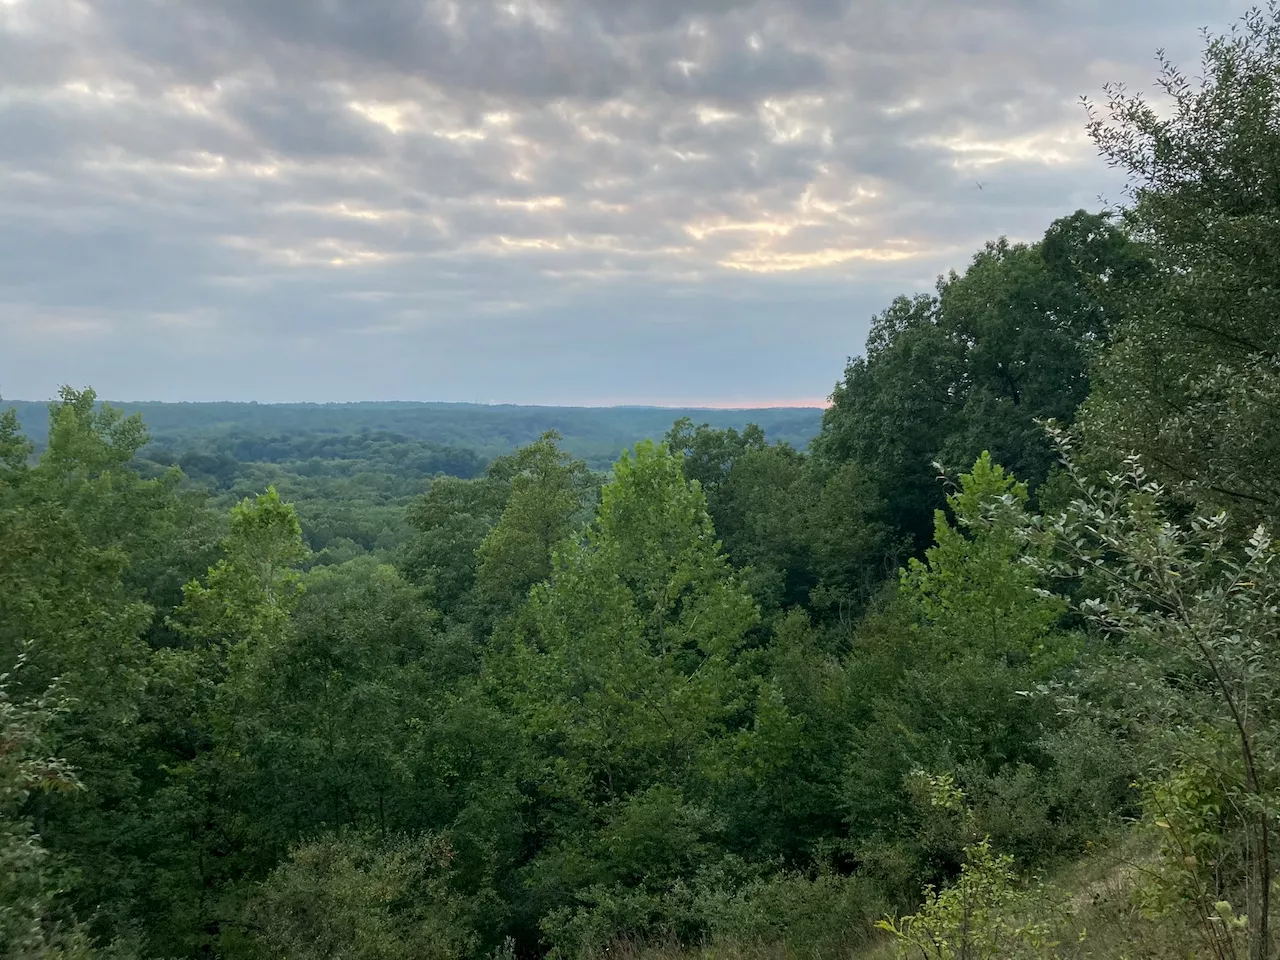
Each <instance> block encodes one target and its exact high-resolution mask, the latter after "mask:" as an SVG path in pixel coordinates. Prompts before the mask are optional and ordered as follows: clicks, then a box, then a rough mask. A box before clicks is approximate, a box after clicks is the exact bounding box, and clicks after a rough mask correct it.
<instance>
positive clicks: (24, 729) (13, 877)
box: [0, 657, 93, 958]
mask: <svg viewBox="0 0 1280 960" xmlns="http://www.w3.org/2000/svg"><path fill="white" fill-rule="evenodd" d="M24 661H25V657H20V658H19V660H18V663H17V665H16V668H15V670H14V671H11V672H9V673H5V674H0V955H3V956H6V957H32V958H37V957H38V958H46V957H47V958H54V957H61V958H73V957H77V958H78V957H91V956H93V951H92V949H91V948H90V944H89V941H88V938H87V937H86V936H85V932H84V930H83V929H81V928H79V927H78V926H76V925H70V926H68V925H66V924H65V923H59V922H58V918H57V916H56V914H55V911H54V904H53V899H54V894H55V893H56V891H57V885H56V883H55V881H54V879H53V876H52V874H53V872H54V871H52V870H51V869H50V864H49V861H48V851H47V850H46V849H45V848H44V846H43V844H42V843H41V839H40V836H39V835H38V834H37V833H35V832H34V831H33V829H32V824H31V821H30V820H29V819H28V818H27V816H26V808H27V802H28V801H29V799H30V798H31V796H32V795H33V793H35V792H37V791H62V792H78V791H80V790H82V789H83V786H82V784H81V783H80V781H79V780H78V779H77V778H76V775H75V773H74V771H72V769H71V768H70V766H69V765H68V764H67V763H66V761H64V760H62V759H60V758H58V757H56V756H51V755H50V753H49V748H48V746H47V740H48V737H49V727H50V725H51V721H53V719H54V717H55V716H56V714H57V713H59V712H64V711H66V710H67V708H68V707H69V703H68V702H67V700H66V699H65V698H64V697H62V696H60V694H59V692H58V690H57V689H56V688H51V689H49V690H47V691H45V693H44V694H43V695H41V696H39V697H36V698H33V699H25V700H21V701H16V700H14V699H13V697H12V694H13V692H14V689H15V686H16V684H15V682H14V681H15V679H16V673H17V672H18V670H21V669H22V668H23V666H24V665H25V664H24Z"/></svg>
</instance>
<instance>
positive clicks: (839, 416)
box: [814, 211, 1143, 546]
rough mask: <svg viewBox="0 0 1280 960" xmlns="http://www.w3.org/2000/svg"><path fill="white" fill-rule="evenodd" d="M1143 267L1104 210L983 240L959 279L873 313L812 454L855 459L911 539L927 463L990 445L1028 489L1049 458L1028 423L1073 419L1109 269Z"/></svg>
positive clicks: (924, 518)
mask: <svg viewBox="0 0 1280 960" xmlns="http://www.w3.org/2000/svg"><path fill="white" fill-rule="evenodd" d="M1142 269H1143V264H1142V261H1141V259H1140V257H1139V256H1138V254H1137V253H1136V252H1135V250H1134V249H1133V247H1132V245H1131V244H1129V243H1128V242H1127V241H1126V239H1125V238H1124V235H1123V234H1122V233H1120V231H1119V230H1118V228H1117V227H1115V226H1114V225H1112V224H1111V223H1110V222H1109V219H1108V217H1107V216H1106V215H1104V214H1088V213H1085V212H1084V211H1078V212H1077V213H1075V214H1072V215H1071V216H1070V217H1065V218H1062V219H1059V220H1057V221H1055V222H1054V223H1053V224H1052V225H1051V226H1050V227H1049V230H1048V231H1047V232H1046V233H1045V236H1044V237H1043V238H1042V239H1041V240H1040V241H1039V242H1038V243H1035V244H1032V245H1027V244H1011V243H1009V242H1008V241H1006V240H1003V239H1001V240H999V241H997V242H995V243H989V244H987V246H986V247H985V249H983V250H982V251H981V252H980V253H978V254H977V255H976V256H975V257H974V259H973V262H972V263H971V264H970V266H969V268H968V270H966V272H965V273H964V275H963V276H961V275H959V274H956V273H955V272H954V271H953V272H952V273H951V274H950V275H949V276H948V277H946V278H940V279H939V281H938V284H937V292H936V293H935V294H934V295H932V296H927V295H919V296H916V297H914V298H907V297H899V298H898V299H897V300H895V301H894V303H893V304H892V305H891V306H890V307H889V308H888V309H887V310H886V311H885V312H884V313H882V314H881V315H880V316H878V317H876V318H875V320H874V322H873V324H872V328H871V333H870V336H869V337H868V339H867V349H866V355H865V356H864V357H859V358H858V359H856V360H853V361H851V362H850V364H849V366H848V368H847V370H846V372H845V377H844V380H843V381H842V382H841V383H839V384H837V386H836V389H835V392H834V393H833V394H832V406H831V408H830V409H829V410H828V411H827V413H826V415H825V417H824V420H823V429H822V433H821V434H820V435H819V436H818V438H816V440H815V441H814V450H815V452H816V453H817V454H818V455H819V456H820V457H821V458H822V459H823V460H824V461H826V462H828V463H833V464H840V463H845V462H848V461H854V462H856V463H858V464H859V465H861V467H862V468H863V469H865V470H866V471H867V472H868V474H869V475H870V476H871V477H872V478H873V479H874V480H875V481H876V483H877V484H878V488H879V492H880V495H881V496H882V497H884V498H885V499H886V501H888V502H890V503H891V504H892V505H893V509H894V517H893V519H894V522H895V524H896V526H897V527H898V529H900V530H902V531H903V532H905V533H907V534H910V535H911V536H912V537H913V538H914V539H915V542H916V543H917V544H918V545H921V546H923V545H924V544H925V543H927V536H928V530H929V519H930V518H931V517H932V515H933V511H934V510H935V509H936V508H937V507H939V506H941V502H940V492H939V488H938V484H937V483H936V480H935V477H936V474H937V470H936V468H935V467H933V466H932V464H934V463H935V462H941V463H943V464H946V465H950V466H957V465H968V464H970V463H972V462H973V461H974V460H975V459H976V458H977V456H978V454H979V453H981V452H982V451H983V450H984V449H989V450H991V451H992V454H993V456H994V457H995V459H996V460H997V461H999V462H1000V463H1003V464H1005V465H1006V466H1007V467H1009V468H1011V469H1012V470H1013V472H1014V474H1015V475H1017V476H1020V477H1024V478H1025V479H1026V481H1027V482H1028V483H1029V484H1030V485H1032V486H1033V487H1034V486H1035V485H1037V484H1039V483H1040V482H1041V481H1043V480H1044V478H1045V477H1046V476H1047V474H1048V471H1049V468H1050V466H1051V465H1052V463H1053V455H1052V451H1051V449H1050V447H1049V445H1048V444H1047V442H1046V441H1045V440H1044V438H1043V436H1042V435H1041V434H1040V431H1039V428H1038V427H1037V426H1036V424H1035V421H1036V419H1037V418H1042V417H1056V418H1058V419H1059V420H1062V421H1063V422H1070V421H1071V419H1072V417H1073V415H1074V412H1075V409H1076V407H1077V406H1078V405H1079V404H1080V403H1081V402H1082V401H1083V400H1084V399H1085V397H1086V396H1087V394H1088V391H1089V378H1088V373H1087V371H1088V364H1089V355H1090V352H1091V349H1092V348H1093V347H1094V346H1095V345H1097V344H1100V343H1103V342H1105V341H1106V339H1107V337H1108V329H1109V326H1110V323H1111V322H1112V319H1113V313H1114V305H1113V304H1112V303H1111V301H1112V297H1111V296H1110V289H1111V278H1112V277H1114V276H1129V275H1130V274H1132V273H1135V272H1140V271H1141V270H1142Z"/></svg>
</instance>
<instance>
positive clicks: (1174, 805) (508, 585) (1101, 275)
mask: <svg viewBox="0 0 1280 960" xmlns="http://www.w3.org/2000/svg"><path fill="white" fill-rule="evenodd" d="M1159 80H1160V84H1161V86H1162V87H1163V90H1164V91H1165V93H1166V94H1167V95H1168V98H1169V101H1170V104H1171V105H1170V106H1169V107H1168V108H1167V109H1164V110H1162V111H1159V112H1158V111H1156V110H1154V109H1153V108H1151V107H1150V106H1148V105H1147V103H1145V102H1144V101H1143V99H1142V98H1140V97H1134V96H1132V95H1130V94H1128V93H1126V92H1125V91H1124V90H1123V89H1120V88H1116V89H1111V90H1108V91H1107V96H1106V98H1105V101H1104V102H1103V103H1102V104H1100V105H1090V109H1089V115H1088V130H1089V133H1090V134H1091V136H1092V138H1093V140H1094V142H1095V143H1096V144H1097V146H1098V149H1099V151H1100V152H1101V154H1102V156H1103V157H1104V158H1105V160H1106V161H1107V162H1109V163H1111V164H1112V165H1114V166H1115V167H1117V168H1118V169H1119V170H1121V171H1123V172H1124V173H1125V174H1126V175H1127V177H1128V180H1129V192H1128V194H1127V197H1126V200H1125V202H1124V204H1123V205H1121V207H1120V208H1119V209H1117V210H1114V211H1104V212H1100V213H1090V212H1086V211H1078V212H1075V213H1072V214H1069V215H1066V216H1063V217H1062V218H1061V219H1059V220H1057V221H1055V222H1054V223H1053V224H1052V225H1050V226H1049V228H1048V230H1047V232H1046V233H1045V234H1044V236H1043V237H1042V238H1041V239H1039V240H1037V241H1036V242H1034V243H1010V242H1008V241H1006V240H1003V239H1002V240H998V241H994V242H991V243H989V244H987V245H986V246H985V247H984V248H983V249H982V250H980V251H978V252H977V254H976V255H975V256H974V257H973V259H972V261H971V262H970V263H969V264H968V266H967V268H966V269H965V270H964V272H963V273H959V272H953V273H951V274H949V275H948V276H945V277H942V278H940V279H939V281H938V283H937V286H936V289H935V290H934V291H933V292H932V293H928V294H921V295H916V296H908V297H901V298H899V299H897V300H895V301H894V302H893V303H891V304H889V305H888V307H887V308H886V309H885V310H884V311H883V312H882V313H881V314H880V315H879V316H877V317H876V318H875V320H874V323H873V327H872V331H871V334H870V336H869V339H868V341H867V344H866V348H865V352H864V353H863V354H862V355H861V356H859V357H858V358H857V359H855V360H852V361H851V362H850V363H849V365H848V367H847V369H846V372H845V375H844V377H843V379H842V380H841V381H840V383H838V384H837V385H836V387H835V390H834V393H833V394H832V405H831V407H830V408H829V409H828V410H827V411H826V413H825V415H823V417H822V421H821V424H820V429H818V430H817V433H816V435H815V436H814V437H813V439H812V442H811V443H808V444H807V445H806V443H805V440H807V439H808V434H807V433H806V432H805V427H804V423H805V421H804V419H803V417H804V414H796V413H795V412H791V413H790V414H786V415H785V416H784V415H783V413H782V412H779V413H778V414H777V415H776V416H775V417H774V418H773V419H771V420H770V421H769V422H766V423H763V424H757V425H726V424H725V423H724V422H723V421H720V422H712V421H711V420H710V418H705V419H707V422H705V423H703V422H699V421H698V420H697V419H691V418H689V417H679V418H678V419H676V422H675V423H674V424H670V423H668V424H667V425H666V427H665V428H664V429H665V433H662V434H661V435H660V436H654V432H655V431H654V427H653V417H656V416H659V413H656V412H654V411H645V412H643V414H641V413H636V420H635V421H634V423H635V426H634V428H633V429H634V436H633V438H632V439H633V440H634V441H635V442H634V443H632V444H630V449H628V450H626V451H625V452H623V453H622V454H621V455H620V456H619V457H617V458H616V460H614V461H613V462H611V463H609V464H603V463H601V462H600V461H599V459H598V457H599V453H600V449H599V447H597V448H596V449H595V450H588V449H587V448H586V447H584V446H583V445H582V444H581V443H578V442H577V441H575V440H572V438H578V439H579V440H580V439H581V438H582V437H583V436H584V435H585V434H586V433H588V432H589V431H588V429H587V427H586V426H584V424H585V423H586V420H585V419H579V420H573V419H572V417H570V415H569V414H565V416H566V417H568V418H569V419H568V420H566V421H564V422H562V423H559V424H557V423H539V424H538V425H537V430H538V432H539V435H537V436H528V435H527V433H528V431H529V429H530V425H529V424H528V423H527V422H523V421H521V422H516V421H512V420H504V419H503V417H504V416H507V415H508V414H510V413H511V411H508V412H507V413H503V412H502V411H501V410H493V411H483V410H479V409H477V410H475V411H473V415H474V417H475V418H476V419H475V420H473V421H471V423H470V426H466V427H459V428H458V429H457V432H456V433H453V434H449V433H444V432H439V431H437V432H435V433H430V434H427V433H424V432H423V430H424V429H425V428H422V427H420V426H419V427H414V426H412V424H413V423H418V424H419V425H421V423H422V422H423V419H422V417H423V412H422V411H421V410H417V411H415V410H413V409H412V408H405V409H404V411H401V410H399V409H397V408H394V407H384V406H378V407H372V406H370V407H361V406H354V407H335V408H333V409H327V408H302V407H298V408H288V409H287V410H285V411H283V412H282V413H280V416H281V418H282V419H279V420H271V417H273V416H276V413H275V412H273V411H272V410H271V409H269V408H265V407H263V408H249V407H238V406H232V405H227V406H226V408H225V409H222V408H219V409H214V408H213V407H212V406H202V407H192V408H191V409H190V410H187V411H182V412H181V414H180V416H179V415H175V414H172V413H171V412H169V411H171V410H172V408H170V407H166V406H157V407H155V408H154V409H150V408H148V409H146V410H145V411H144V413H145V415H146V418H147V419H150V420H151V421H152V425H153V427H155V428H156V434H155V437H154V439H153V438H152V437H151V436H150V435H149V434H148V432H147V426H146V425H144V417H143V416H141V415H138V414H137V413H136V412H135V413H134V414H132V415H130V414H128V413H127V412H126V411H123V410H120V409H117V408H114V407H112V406H111V405H106V404H101V403H99V402H98V401H97V398H96V397H95V395H94V393H93V392H92V390H88V389H85V390H77V389H71V388H67V389H65V390H64V391H63V392H62V394H61V396H60V398H59V399H58V400H57V401H55V402H54V403H52V404H51V405H50V406H49V408H48V410H47V429H46V428H45V426H44V424H40V425H39V426H36V425H34V424H33V423H32V416H31V412H30V411H29V410H25V411H23V417H22V420H21V423H20V420H19V416H18V413H17V411H14V410H10V411H9V412H8V413H6V414H4V416H3V419H0V671H2V674H3V675H2V676H0V725H2V729H3V733H0V811H2V816H0V955H3V956H6V957H23V958H28V957H61V958H73V957H74V958H88V957H115V958H122V960H123V958H182V957H221V958H298V960H302V958H318V957H331V958H360V960H374V958H392V960H394V958H404V960H409V958H415V960H416V958H430V960H470V958H477V960H478V958H494V960H498V958H507V960H514V958H515V957H522V958H524V957H529V958H532V957H541V956H550V957H556V958H561V960H595V958H603V957H605V956H624V957H631V958H645V957H654V958H658V957H663V958H678V957H682V956H688V957H692V956H694V955H696V956H699V957H709V958H751V957H761V958H764V957H779V958H781V957H811V958H834V957H872V956H891V955H894V954H895V953H896V954H898V955H900V956H904V957H905V956H911V957H922V958H926V960H928V958H937V960H950V958H977V957H1025V958H1032V957H1035V958H1047V957H1081V958H1083V957H1107V958H1121V957H1127V958H1139V957H1193V956H1194V957H1201V956H1203V957H1215V958H1221V960H1226V958H1236V957H1240V958H1243V957H1248V958H1250V960H1260V958H1264V957H1270V956H1274V955H1275V954H1276V943H1277V939H1278V938H1277V935H1276V931H1275V930H1274V929H1273V920H1275V919H1276V917H1277V915H1280V908H1277V905H1276V903H1275V902H1273V896H1272V895H1273V892H1274V890H1275V887H1276V876H1275V869H1276V861H1277V847H1280V837H1277V836H1276V828H1277V814H1278V813H1280V736H1278V734H1280V674H1278V673H1277V664H1278V663H1280V659H1278V658H1277V652H1278V650H1280V546H1277V545H1276V544H1275V543H1274V542H1273V540H1272V535H1271V534H1270V532H1269V531H1270V530H1271V529H1272V527H1273V526H1274V524H1275V522H1276V520H1277V514H1280V418H1278V417H1277V414H1278V413H1280V322H1277V319H1276V318H1277V316H1280V312H1278V308H1280V8H1276V7H1271V8H1269V9H1268V10H1267V11H1260V12H1254V13H1252V14H1250V15H1249V16H1248V17H1247V18H1246V19H1245V20H1244V21H1243V22H1242V24H1241V25H1240V27H1239V29H1238V30H1236V31H1235V32H1233V33H1231V34H1228V35H1227V36H1224V37H1220V38H1213V37H1210V38H1207V40H1206V50H1205V58H1204V65H1203V79H1200V80H1196V81H1191V80H1188V79H1186V78H1185V77H1184V76H1183V74H1181V73H1180V72H1178V70H1177V69H1175V68H1174V66H1172V65H1169V64H1166V65H1165V66H1164V68H1163V72H1162V74H1161V76H1160V78H1159ZM246 409H251V410H252V411H253V412H252V416H249V415H248V414H246V413H245V410H246ZM189 415H190V416H189ZM471 415H472V414H468V416H471ZM665 415H666V416H668V417H669V418H670V414H665ZM175 416H179V419H173V417H175ZM442 416H443V414H442ZM573 416H578V415H577V414H574V415H573ZM787 416H790V417H792V418H793V419H787V418H786V417H787ZM165 417H170V418H171V419H169V420H167V421H166V420H164V418H165ZM181 417H186V418H187V419H186V420H185V421H182V420H181ZM582 417H584V418H585V417H586V415H585V414H582ZM795 418H798V419H795ZM482 421H483V424H484V426H483V428H481V426H479V424H481V422H482ZM183 424H185V425H183ZM575 424H576V425H577V428H578V429H577V430H576V432H575V431H574V430H571V429H570V428H571V427H573V426H574V425H575ZM24 428H25V429H28V430H30V431H31V433H30V434H24V432H23V430H24ZM469 437H475V438H477V442H474V443H470V442H468V438H469ZM645 438H650V439H645ZM597 441H598V442H599V443H601V444H606V443H612V442H613V440H612V438H611V437H610V438H604V439H603V440H602V439H601V438H600V437H599V436H597Z"/></svg>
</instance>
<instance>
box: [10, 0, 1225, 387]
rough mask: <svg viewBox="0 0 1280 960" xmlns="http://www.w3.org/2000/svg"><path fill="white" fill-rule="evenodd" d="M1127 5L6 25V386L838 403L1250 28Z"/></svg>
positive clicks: (214, 1)
mask: <svg viewBox="0 0 1280 960" xmlns="http://www.w3.org/2000/svg"><path fill="white" fill-rule="evenodd" d="M1140 6H1141V5H1136V4H1124V3H1115V2H1102V0H1034V2H1024V0H980V2H974V3H966V4H955V3H949V2H945V0H894V2H890V0H876V2H854V3H848V2H845V0H650V2H646V3H635V2H631V0H513V2H511V3H506V2H503V3H499V2H497V0H457V2H451V0H326V2H325V3H322V4H317V3H312V2H305V0H207V2H202V3H188V4H182V3H169V2H161V0H96V2H95V3H94V4H93V5H92V6H88V5H84V6H80V5H77V4H73V3H72V0H19V2H18V3H16V4H8V5H0V222H3V223H4V224H5V229H4V230H3V231H0V335H3V341H2V342H4V344H5V346H4V352H3V354H0V386H3V387H4V389H5V391H6V393H8V394H12V395H21V394H24V393H25V394H28V395H31V396H39V395H47V394H48V393H50V392H51V391H52V389H53V387H54V386H55V385H56V383H58V382H60V381H62V380H68V379H69V380H73V381H74V380H80V381H85V382H93V383H94V384H95V385H96V386H98V387H99V388H100V389H102V390H103V392H105V393H108V394H116V395H119V396H124V395H132V396H144V395H148V394H149V395H153V396H177V395H181V394H182V393H183V391H186V395H188V396H190V397H193V398H194V397H196V396H205V397H210V396H218V395H223V396H234V395H240V396H257V397H259V398H262V399H287V398H300V399H301V398H309V399H326V398H333V399H338V398H340V395H341V397H345V398H354V397H359V396H368V397H401V398H405V397H414V396H416V397H421V398H437V399H489V400H508V401H511V400H525V401H556V402H566V401H572V400H578V401H583V402H591V401H599V402H604V401H609V400H614V401H629V402H633V401H636V400H649V401H651V402H662V401H664V400H666V401H670V402H688V401H690V400H695V399H698V398H699V397H700V398H701V399H702V400H703V401H713V400H717V399H719V400H724V401H729V400H743V399H750V397H744V396H741V394H742V393H743V392H744V391H755V393H754V397H755V399H756V400H758V401H761V402H764V401H776V400H781V399H786V398H788V397H790V398H793V399H813V398H819V397H822V396H824V395H825V394H826V393H827V392H828V391H829V390H830V387H831V384H832V382H833V381H834V379H835V377H836V376H838V375H839V372H840V370H841V368H842V366H843V362H844V358H845V356H846V355H848V354H849V353H853V352H856V351H857V350H858V349H859V348H860V347H861V343H862V339H863V336H864V334H865V330H866V324H867V320H868V318H869V317H870V315H871V314H872V313H874V312H875V311H876V310H878V309H879V308H880V307H882V306H883V305H884V303H886V302H887V301H888V299H889V298H890V297H891V296H892V295H893V294H894V293H897V292H904V291H909V290H911V289H915V288H919V287H921V286H927V285H928V284H929V283H930V282H931V280H932V278H933V276H934V275H936V273H938V272H939V271H942V270H945V269H947V268H948V267H952V266H955V267H963V265H964V263H965V262H966V261H967V259H968V257H969V255H970V253H971V252H972V250H973V249H975V248H976V247H977V246H979V245H980V244H981V243H982V242H983V241H984V240H986V239H989V238H992V237H994V236H997V235H999V234H1001V233H1005V234H1010V235H1012V236H1014V237H1016V238H1029V237H1033V236H1035V235H1036V234H1038V233H1039V232H1040V231H1042V230H1043V229H1044V227H1045V226H1046V225H1047V223H1048V222H1049V221H1050V220H1051V219H1052V218H1053V217H1054V216H1057V215H1060V214H1063V213H1067V212H1070V211H1071V210H1073V209H1075V208H1076V207H1078V206H1082V205H1083V206H1093V205H1095V197H1096V196H1097V195H1098V194H1099V193H1109V194H1112V195H1114V194H1117V193H1118V192H1119V191H1118V189H1117V187H1118V181H1117V180H1116V178H1115V176H1114V174H1112V173H1110V172H1109V171H1107V170H1106V168H1105V167H1103V166H1102V165H1101V164H1100V163H1098V162H1096V161H1095V160H1093V159H1092V158H1091V151H1090V149H1089V146H1088V144H1087V143H1086V142H1084V141H1083V138H1082V134H1081V122H1082V115H1081V112H1080V109H1079V106H1078V103H1077V102H1076V100H1077V97H1078V95H1079V94H1081V93H1090V92H1094V91H1096V89H1097V87H1098V86H1099V85H1100V84H1101V82H1102V81H1103V80H1105V79H1113V78H1114V79H1121V80H1130V81H1133V82H1136V83H1139V84H1142V83H1147V82H1149V81H1150V79H1151V77H1152V74H1153V65H1152V56H1153V54H1154V49H1155V47H1156V46H1160V45H1166V46H1169V47H1171V52H1173V53H1174V55H1175V57H1177V58H1178V59H1181V60H1182V61H1183V62H1187V59H1188V55H1189V54H1190V55H1194V54H1195V53H1196V52H1197V50H1198V40H1197V35H1196V31H1197V28H1198V27H1199V26H1200V25H1201V24H1202V23H1211V24H1214V25H1217V26H1222V25H1225V24H1226V23H1227V22H1228V21H1229V20H1230V19H1231V18H1232V17H1234V16H1236V15H1237V14H1238V13H1239V12H1240V11H1241V10H1242V9H1243V6H1244V3H1243V2H1239V3H1237V2H1228V0H1203V2H1197V0H1171V2H1169V3H1167V4H1162V5H1161V8H1160V16H1159V17H1158V18H1157V19H1154V20H1153V19H1152V18H1151V16H1150V11H1149V9H1148V8H1143V10H1142V12H1141V14H1140V13H1139V12H1138V11H1139V8H1140ZM508 8H509V9H508ZM1189 66H1192V67H1194V63H1190V64H1189ZM975 180H982V181H984V185H985V189H983V190H981V191H979V190H978V189H977V187H976V186H975V184H974V181H975ZM903 250H906V251H907V252H908V254H909V256H908V258H907V259H902V260H894V259H885V257H887V256H889V255H890V254H892V253H893V252H894V251H903ZM66 331H80V333H79V334H77V335H76V336H67V335H66ZM264 344H267V345H269V347H266V348H264V347H263V345H264ZM264 349H265V352H266V353H268V354H269V356H270V362H269V363H268V362H267V361H266V360H262V361H261V363H259V361H258V360H257V359H249V360H246V359H245V357H253V356H255V353H256V352H262V351H263V350H264ZM263 378H266V379H263ZM699 391H701V393H699ZM695 394H697V395H698V396H695Z"/></svg>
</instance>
